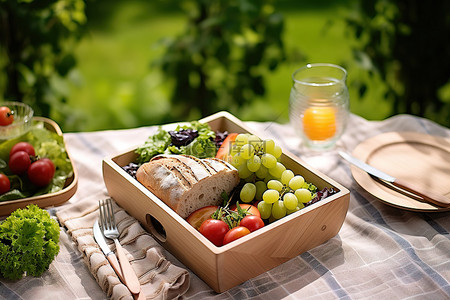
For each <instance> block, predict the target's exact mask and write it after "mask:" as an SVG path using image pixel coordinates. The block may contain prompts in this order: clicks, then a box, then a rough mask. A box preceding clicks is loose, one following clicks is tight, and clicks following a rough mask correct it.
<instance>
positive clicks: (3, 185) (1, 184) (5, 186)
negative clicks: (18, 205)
mask: <svg viewBox="0 0 450 300" xmlns="http://www.w3.org/2000/svg"><path fill="white" fill-rule="evenodd" d="M10 188H11V183H10V182H9V178H8V176H6V175H5V174H0V195H2V194H4V193H6V192H9V189H10Z"/></svg>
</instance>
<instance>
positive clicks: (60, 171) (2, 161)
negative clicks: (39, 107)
mask: <svg viewBox="0 0 450 300" xmlns="http://www.w3.org/2000/svg"><path fill="white" fill-rule="evenodd" d="M18 142H28V143H30V144H31V145H33V147H34V149H35V152H36V155H37V156H38V157H40V158H42V157H47V158H49V159H51V160H52V162H53V164H54V165H55V176H54V177H53V180H52V182H51V183H50V184H49V185H47V186H45V187H42V188H37V187H35V186H34V185H33V184H31V182H30V181H29V180H28V178H27V176H26V175H21V176H17V175H13V174H11V172H10V170H9V167H8V164H7V162H8V160H9V151H10V150H11V148H12V147H13V146H14V145H15V144H16V143H18ZM0 172H1V173H4V174H6V175H7V176H8V178H9V180H10V182H11V190H10V191H9V192H7V193H5V194H3V195H0V202H1V201H7V200H14V199H23V198H27V197H33V196H38V195H43V194H48V193H54V192H57V191H60V190H62V189H63V188H64V185H65V182H66V180H67V178H70V177H71V176H72V175H73V166H72V163H71V162H70V159H69V156H68V155H67V152H66V149H65V145H64V139H63V137H62V136H60V135H58V134H56V133H54V132H52V131H49V130H47V129H46V128H45V127H44V124H43V123H42V122H35V123H34V124H33V127H32V128H31V129H30V130H29V131H28V132H27V133H26V134H24V135H22V136H20V137H17V138H14V139H11V140H7V141H5V142H2V143H1V144H0Z"/></svg>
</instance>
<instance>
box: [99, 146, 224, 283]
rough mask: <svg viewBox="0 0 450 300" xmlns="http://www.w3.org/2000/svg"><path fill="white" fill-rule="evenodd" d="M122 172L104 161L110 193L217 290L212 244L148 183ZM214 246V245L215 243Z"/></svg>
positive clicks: (107, 186) (215, 262) (157, 238)
mask: <svg viewBox="0 0 450 300" xmlns="http://www.w3.org/2000/svg"><path fill="white" fill-rule="evenodd" d="M128 155H132V154H130V153H128ZM121 159H123V157H122V158H121ZM122 172H124V171H123V170H118V169H117V168H116V165H115V163H114V162H113V161H108V160H104V161H103V176H104V180H105V184H106V188H107V190H108V194H109V195H110V196H111V197H112V198H113V199H114V200H115V201H116V202H117V203H118V205H120V206H121V207H122V208H123V209H125V210H126V211H127V212H128V213H129V214H130V215H132V216H133V217H135V218H136V219H137V220H138V221H139V222H140V223H141V225H142V226H143V227H144V228H145V229H146V230H147V231H148V232H150V233H151V234H152V235H153V236H154V237H155V239H156V240H157V241H158V242H159V243H160V244H161V245H162V246H163V247H164V248H165V249H166V250H168V251H169V252H170V253H171V254H173V255H174V256H175V257H177V259H179V260H180V261H181V262H182V263H183V264H185V265H186V266H187V267H188V268H189V269H191V270H192V271H193V272H194V273H196V274H197V275H198V276H199V277H200V278H202V279H203V280H204V281H205V282H206V283H207V284H208V285H209V286H211V287H212V288H213V289H215V290H217V289H218V285H219V282H218V280H217V273H218V269H217V257H216V253H214V251H211V249H210V248H209V247H208V244H207V243H209V241H207V240H206V238H204V237H203V236H201V234H200V233H198V232H197V231H196V230H195V229H194V228H193V227H192V226H191V225H189V224H188V223H187V222H186V221H185V220H183V219H182V218H181V217H179V216H178V215H177V214H176V213H175V212H173V211H172V210H171V209H170V208H169V207H168V206H166V205H165V204H164V203H163V202H162V201H161V200H160V199H158V198H157V197H156V196H154V195H153V194H151V192H150V191H147V190H146V188H145V187H144V186H140V185H141V184H140V183H139V182H138V181H136V180H134V179H133V178H131V177H130V176H129V175H128V174H126V173H125V174H123V173H122ZM127 177H129V179H128V178H127ZM159 226H161V227H162V228H163V229H162V230H161V229H160V228H159ZM202 239H203V240H204V241H203V242H202ZM205 243H206V244H205ZM210 246H211V247H214V245H212V244H211V245H210Z"/></svg>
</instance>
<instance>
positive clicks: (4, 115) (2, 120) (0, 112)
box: [0, 106, 14, 126]
mask: <svg viewBox="0 0 450 300" xmlns="http://www.w3.org/2000/svg"><path fill="white" fill-rule="evenodd" d="M13 121H14V114H13V113H12V112H11V109H10V108H9V107H7V106H2V107H0V126H7V125H9V124H11V123H12V122H13Z"/></svg>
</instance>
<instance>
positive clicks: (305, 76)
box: [289, 63, 349, 150]
mask: <svg viewBox="0 0 450 300" xmlns="http://www.w3.org/2000/svg"><path fill="white" fill-rule="evenodd" d="M346 78H347V71H346V70H345V69H344V68H342V67H340V66H337V65H333V64H323V63H317V64H308V65H306V66H304V67H302V68H300V69H298V70H296V71H295V72H294V73H293V74H292V79H293V85H292V88H291V94H290V99H289V108H290V111H289V119H290V122H291V124H292V126H293V127H294V128H295V130H296V132H297V133H298V134H299V135H300V136H301V138H302V140H303V142H304V144H305V146H306V147H308V148H310V149H314V150H327V149H331V148H333V147H334V146H335V144H336V141H337V140H338V139H339V138H340V137H341V135H342V134H343V132H344V130H345V128H346V126H347V119H348V114H349V95H348V89H347V85H346V82H345V81H346Z"/></svg>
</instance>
